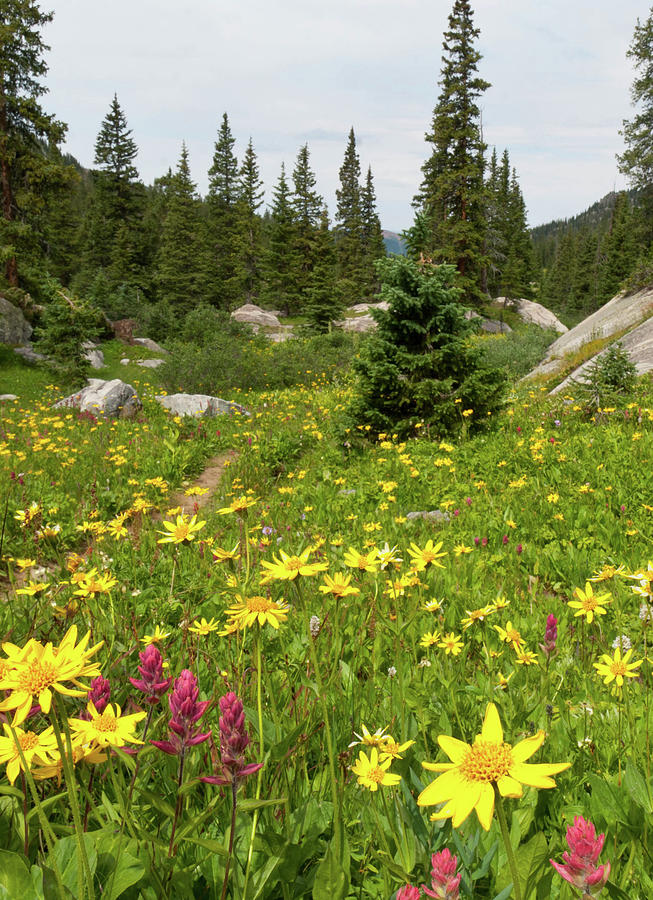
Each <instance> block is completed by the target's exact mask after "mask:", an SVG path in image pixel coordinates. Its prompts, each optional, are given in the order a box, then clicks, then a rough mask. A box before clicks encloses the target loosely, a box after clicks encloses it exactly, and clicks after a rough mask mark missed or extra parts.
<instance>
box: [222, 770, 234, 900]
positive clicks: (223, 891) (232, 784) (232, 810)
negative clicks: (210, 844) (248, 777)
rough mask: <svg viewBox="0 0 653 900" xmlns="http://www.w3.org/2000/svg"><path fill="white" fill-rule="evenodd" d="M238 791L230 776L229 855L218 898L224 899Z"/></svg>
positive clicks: (232, 849)
mask: <svg viewBox="0 0 653 900" xmlns="http://www.w3.org/2000/svg"><path fill="white" fill-rule="evenodd" d="M237 793H238V781H237V780H236V776H235V775H233V776H232V781H231V829H230V831H229V851H228V853H229V855H228V856H227V862H226V864H225V867H224V881H223V882H222V893H221V894H220V900H225V897H226V896H227V884H228V882H229V867H230V865H231V856H232V853H233V852H234V833H235V831H236V795H237Z"/></svg>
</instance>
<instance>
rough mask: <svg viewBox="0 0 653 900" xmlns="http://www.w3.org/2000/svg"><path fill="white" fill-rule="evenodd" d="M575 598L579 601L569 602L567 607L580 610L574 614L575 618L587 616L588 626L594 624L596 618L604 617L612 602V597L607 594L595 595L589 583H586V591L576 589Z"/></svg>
mask: <svg viewBox="0 0 653 900" xmlns="http://www.w3.org/2000/svg"><path fill="white" fill-rule="evenodd" d="M574 596H575V597H577V598H578V599H576V600H569V601H568V602H567V606H569V607H571V609H576V610H578V612H575V613H574V616H575V617H576V616H585V619H586V620H587V624H588V625H591V624H592V622H593V621H594V617H595V616H604V615H605V613H606V610H605V607H606V606H607V604H608V603H611V602H612V597H611V596H610V594H608V593H607V592H606V593H604V594H595V593H594V588H593V587H592V585H591V584H590V583H589V581H587V582H585V590H583V589H582V588H576V590H575V591H574Z"/></svg>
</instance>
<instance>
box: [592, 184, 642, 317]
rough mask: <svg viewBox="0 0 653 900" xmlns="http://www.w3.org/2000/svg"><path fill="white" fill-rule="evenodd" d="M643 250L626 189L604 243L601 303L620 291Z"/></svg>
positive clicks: (613, 215)
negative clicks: (638, 239)
mask: <svg viewBox="0 0 653 900" xmlns="http://www.w3.org/2000/svg"><path fill="white" fill-rule="evenodd" d="M640 252H641V246H640V245H639V244H638V241H637V234H636V229H635V228H634V225H633V211H632V206H631V202H630V199H629V197H628V194H626V193H625V191H624V192H622V193H621V194H619V196H618V198H617V202H616V204H615V207H614V211H613V214H612V221H611V222H610V228H609V230H608V233H607V234H606V235H605V237H604V239H603V241H602V242H601V250H600V259H599V266H598V289H597V293H598V298H599V301H600V303H601V304H603V303H607V301H608V300H610V299H611V298H612V297H614V296H615V294H618V293H619V291H620V290H621V287H622V284H623V282H624V281H625V279H626V278H627V276H628V275H629V274H630V273H631V272H632V270H633V268H634V266H635V263H636V262H637V258H638V256H639V254H640Z"/></svg>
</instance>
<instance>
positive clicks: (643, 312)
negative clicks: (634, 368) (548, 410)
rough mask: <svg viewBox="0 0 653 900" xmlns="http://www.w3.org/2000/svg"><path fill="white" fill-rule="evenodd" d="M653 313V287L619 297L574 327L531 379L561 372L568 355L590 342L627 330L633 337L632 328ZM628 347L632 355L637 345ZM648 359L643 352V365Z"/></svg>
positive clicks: (558, 343) (552, 346)
mask: <svg viewBox="0 0 653 900" xmlns="http://www.w3.org/2000/svg"><path fill="white" fill-rule="evenodd" d="M651 313H653V288H646V289H645V290H643V291H638V292H637V293H636V294H628V295H627V294H623V293H621V294H617V296H616V297H613V298H612V300H609V301H608V302H607V303H606V304H605V305H604V306H602V307H601V308H600V309H598V310H597V311H596V312H595V313H592V315H591V316H588V317H587V318H586V319H583V321H582V322H580V323H579V324H578V325H576V327H575V328H572V329H571V330H570V331H567V333H566V334H563V335H561V336H560V337H559V338H558V339H557V340H556V341H554V342H553V343H552V344H551V346H550V347H549V349H548V350H547V354H546V356H545V357H544V359H543V360H542V362H541V363H540V364H539V365H538V366H537V367H536V368H535V369H533V371H532V372H531V373H530V375H529V376H528V377H529V378H530V377H534V376H537V375H550V374H552V373H554V372H556V371H558V370H560V369H561V368H563V366H564V364H565V363H564V357H565V356H566V355H567V354H571V353H575V352H576V351H577V350H579V349H580V348H581V347H582V346H583V345H584V344H588V343H589V342H590V341H594V340H598V339H605V338H611V337H616V336H617V335H618V334H621V333H624V332H628V331H630V332H631V334H632V333H633V331H632V329H633V328H634V327H635V326H637V325H640V324H641V323H642V322H643V320H645V319H646V318H647V317H648V316H649V315H650V314H651ZM636 330H638V329H636ZM643 334H645V331H641V332H639V336H640V337H641V336H642V335H643ZM628 337H630V335H628ZM625 341H626V337H623V338H622V343H623V342H625ZM629 345H630V346H631V349H630V350H629V353H631V355H632V352H633V350H634V346H633V345H632V344H631V343H630V342H629ZM645 357H646V352H644V355H643V357H642V361H641V362H640V366H643V365H646V363H645V362H644V358H645ZM636 364H637V363H636ZM645 371H648V370H645ZM572 375H573V373H572Z"/></svg>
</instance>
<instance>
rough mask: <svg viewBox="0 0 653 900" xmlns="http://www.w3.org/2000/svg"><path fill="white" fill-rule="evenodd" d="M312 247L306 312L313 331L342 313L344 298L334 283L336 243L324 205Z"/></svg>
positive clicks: (326, 328)
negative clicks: (311, 265) (313, 254)
mask: <svg viewBox="0 0 653 900" xmlns="http://www.w3.org/2000/svg"><path fill="white" fill-rule="evenodd" d="M315 250H316V253H315V260H316V262H315V266H314V268H313V271H312V272H311V281H310V287H309V290H308V303H307V306H306V316H307V318H308V321H309V324H310V325H311V327H312V328H313V330H314V331H317V332H327V331H331V326H332V325H333V323H334V322H335V321H336V320H337V319H338V318H340V316H342V313H343V310H344V307H345V305H346V299H347V298H346V297H345V296H344V295H343V294H342V293H341V292H340V291H339V290H338V285H337V284H336V246H335V244H334V239H333V234H332V232H331V229H330V228H329V214H328V212H327V208H326V207H324V209H323V210H322V216H321V218H320V227H319V229H318V232H317V236H316V241H315Z"/></svg>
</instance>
